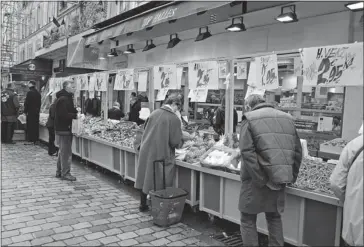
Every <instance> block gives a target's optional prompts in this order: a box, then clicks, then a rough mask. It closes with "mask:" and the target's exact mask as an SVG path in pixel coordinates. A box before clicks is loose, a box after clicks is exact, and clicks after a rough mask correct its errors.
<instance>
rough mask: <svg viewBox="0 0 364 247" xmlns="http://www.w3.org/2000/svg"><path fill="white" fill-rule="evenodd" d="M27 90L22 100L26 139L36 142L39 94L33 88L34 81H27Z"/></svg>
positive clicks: (39, 103)
mask: <svg viewBox="0 0 364 247" xmlns="http://www.w3.org/2000/svg"><path fill="white" fill-rule="evenodd" d="M28 87H29V89H30V90H29V92H28V93H27V95H26V98H25V102H24V113H25V114H26V116H27V124H26V126H27V140H28V141H29V142H33V143H36V142H37V141H38V139H39V113H40V106H41V95H40V93H39V92H38V90H37V89H35V81H29V83H28Z"/></svg>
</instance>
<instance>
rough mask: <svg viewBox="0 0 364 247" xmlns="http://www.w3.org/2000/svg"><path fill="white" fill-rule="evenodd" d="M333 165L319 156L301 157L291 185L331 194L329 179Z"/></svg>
mask: <svg viewBox="0 0 364 247" xmlns="http://www.w3.org/2000/svg"><path fill="white" fill-rule="evenodd" d="M334 167H335V166H334V165H332V164H329V163H326V162H323V161H322V160H321V159H319V158H312V157H311V158H303V160H302V164H301V167H300V172H299V173H298V178H297V181H296V183H295V184H293V185H292V187H295V188H299V189H303V190H309V191H315V192H322V193H326V194H330V195H333V194H334V193H333V192H332V191H331V189H330V181H329V179H330V176H331V174H332V171H333V170H334Z"/></svg>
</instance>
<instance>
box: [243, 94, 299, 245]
mask: <svg viewBox="0 0 364 247" xmlns="http://www.w3.org/2000/svg"><path fill="white" fill-rule="evenodd" d="M246 107H247V108H248V109H247V111H248V112H247V113H245V114H244V116H243V124H242V128H241V133H240V150H241V155H242V159H241V162H242V166H241V174H240V176H241V182H242V186H241V191H240V199H239V210H240V212H241V234H242V239H243V243H244V245H245V246H258V233H257V229H256V220H257V214H259V213H262V212H264V213H265V215H266V219H267V223H268V229H269V245H270V246H283V244H284V239H283V227H282V219H281V215H282V213H283V211H284V205H285V187H286V185H287V184H290V183H294V182H295V181H296V179H297V176H298V172H299V168H300V165H301V160H302V148H301V142H300V138H299V137H298V134H297V131H296V128H295V125H294V121H293V118H292V117H291V115H289V114H287V113H284V112H282V111H279V110H276V109H274V108H273V106H272V105H270V104H267V103H265V100H264V99H263V97H262V96H260V95H251V96H249V97H248V98H247V101H246Z"/></svg>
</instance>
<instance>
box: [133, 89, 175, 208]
mask: <svg viewBox="0 0 364 247" xmlns="http://www.w3.org/2000/svg"><path fill="white" fill-rule="evenodd" d="M180 106H181V101H180V100H179V99H178V98H177V96H170V97H169V98H168V100H167V102H166V105H164V106H162V107H161V108H159V109H157V110H155V111H153V112H152V114H150V116H149V118H148V119H147V121H146V123H145V129H144V133H143V137H142V142H141V145H140V153H139V160H138V170H137V175H136V181H135V188H137V189H140V190H141V199H140V208H139V209H140V211H146V210H147V209H148V207H147V205H146V198H147V194H148V193H149V191H150V190H154V188H153V180H154V176H153V161H156V160H164V161H165V169H166V170H165V175H166V186H167V187H170V186H172V185H173V179H174V173H175V148H176V147H178V146H179V145H180V144H181V142H182V129H181V121H180V120H179V118H178V116H177V115H176V113H175V112H176V111H178V109H179V108H180ZM162 179H163V177H162V167H161V166H160V165H159V164H158V167H156V189H157V190H160V189H162V186H163V184H162Z"/></svg>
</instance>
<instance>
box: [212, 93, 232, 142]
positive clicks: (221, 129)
mask: <svg viewBox="0 0 364 247" xmlns="http://www.w3.org/2000/svg"><path fill="white" fill-rule="evenodd" d="M233 121H234V122H233V132H234V133H235V132H236V126H237V125H238V113H237V111H236V110H235V109H234V119H233ZM213 127H214V130H215V132H216V133H217V134H219V135H223V134H225V96H224V97H223V98H222V99H221V106H220V107H219V108H217V110H216V113H215V121H214V126H213Z"/></svg>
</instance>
